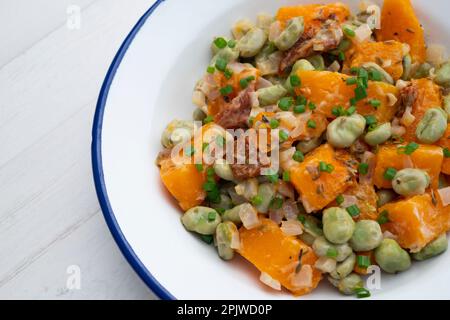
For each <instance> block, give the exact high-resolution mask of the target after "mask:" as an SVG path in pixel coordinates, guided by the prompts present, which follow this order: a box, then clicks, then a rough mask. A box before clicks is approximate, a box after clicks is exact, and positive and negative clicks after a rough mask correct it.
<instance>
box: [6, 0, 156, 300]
mask: <svg viewBox="0 0 450 320" xmlns="http://www.w3.org/2000/svg"><path fill="white" fill-rule="evenodd" d="M153 2H154V1H153V0H33V1H30V0H0V40H1V44H2V48H1V50H0V299H12V298H16V299H17V298H19V299H76V298H80V299H149V298H154V295H153V294H152V293H151V292H150V291H149V290H148V289H147V287H146V286H145V285H144V284H143V282H142V281H141V280H140V279H139V278H138V276H137V275H136V274H135V273H134V271H133V270H132V269H131V267H130V266H129V265H128V263H127V262H126V261H125V259H124V258H123V256H122V255H121V253H120V251H119V249H118V248H117V246H116V244H115V242H114V241H113V239H112V237H111V235H110V233H109V230H108V229H107V227H106V224H105V222H104V219H103V216H102V213H101V211H100V208H99V204H98V201H97V197H96V194H95V190H94V185H93V179H92V170H91V161H90V143H91V127H92V118H93V114H94V110H95V104H96V100H97V97H98V93H99V90H100V86H101V84H102V81H103V79H104V76H105V74H106V71H107V69H108V67H109V65H110V63H111V61H112V59H113V57H114V55H115V53H116V52H117V50H118V48H119V46H120V44H121V43H122V41H123V39H124V38H125V37H126V35H127V34H128V32H129V31H130V30H131V28H132V27H133V25H134V24H135V23H136V21H137V20H138V19H139V18H140V16H141V15H142V14H143V13H144V12H145V11H146V10H147V9H148V8H149V7H150V6H151V5H152V3H153ZM69 5H78V6H79V7H80V8H81V28H80V29H79V30H70V29H69V28H68V27H67V25H66V22H67V19H68V15H67V13H66V9H67V7H68V6H69ZM71 265H76V266H79V268H80V271H81V289H80V290H70V289H68V288H67V286H66V282H67V279H68V277H69V275H68V274H67V268H68V267H69V266H71Z"/></svg>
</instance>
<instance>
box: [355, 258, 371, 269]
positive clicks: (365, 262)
mask: <svg viewBox="0 0 450 320" xmlns="http://www.w3.org/2000/svg"><path fill="white" fill-rule="evenodd" d="M357 261H358V267H360V268H363V269H367V268H368V267H370V258H369V257H368V256H357Z"/></svg>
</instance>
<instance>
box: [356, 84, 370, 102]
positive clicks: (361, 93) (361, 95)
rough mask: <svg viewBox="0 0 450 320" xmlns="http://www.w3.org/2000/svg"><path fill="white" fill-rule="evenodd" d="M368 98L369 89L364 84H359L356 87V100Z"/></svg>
mask: <svg viewBox="0 0 450 320" xmlns="http://www.w3.org/2000/svg"><path fill="white" fill-rule="evenodd" d="M365 98H367V90H366V88H364V87H363V86H357V87H356V88H355V100H356V101H361V100H363V99H365Z"/></svg>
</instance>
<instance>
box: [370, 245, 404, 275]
mask: <svg viewBox="0 0 450 320" xmlns="http://www.w3.org/2000/svg"><path fill="white" fill-rule="evenodd" d="M375 261H376V262H377V264H378V265H379V266H380V268H381V269H383V270H384V271H385V272H387V273H397V272H401V271H405V270H407V269H409V268H410V267H411V258H410V257H409V254H408V252H406V251H405V250H403V249H402V248H401V247H400V246H399V244H398V243H397V242H396V241H395V240H393V239H384V240H383V241H382V242H381V244H380V246H379V247H378V248H376V249H375Z"/></svg>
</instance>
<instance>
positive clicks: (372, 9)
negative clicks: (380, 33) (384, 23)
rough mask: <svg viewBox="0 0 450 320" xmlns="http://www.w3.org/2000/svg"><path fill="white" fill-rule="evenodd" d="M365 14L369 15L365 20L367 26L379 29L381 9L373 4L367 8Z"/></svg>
mask: <svg viewBox="0 0 450 320" xmlns="http://www.w3.org/2000/svg"><path fill="white" fill-rule="evenodd" d="M366 12H368V13H370V14H371V15H370V17H369V18H368V19H367V24H368V25H369V26H370V27H371V28H372V29H377V30H379V29H381V9H380V7H379V6H377V5H375V4H373V5H370V6H368V7H367V9H366Z"/></svg>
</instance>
